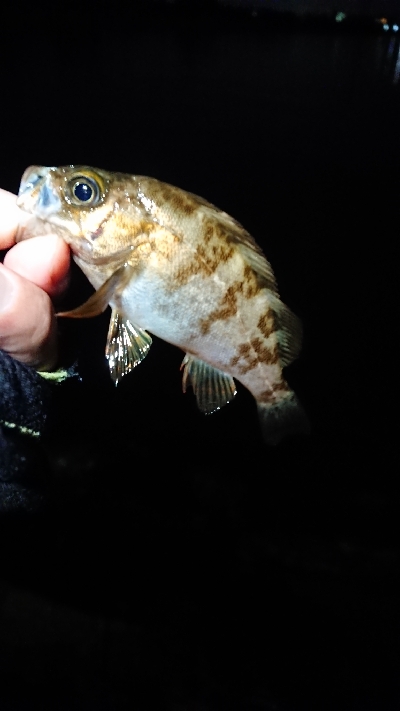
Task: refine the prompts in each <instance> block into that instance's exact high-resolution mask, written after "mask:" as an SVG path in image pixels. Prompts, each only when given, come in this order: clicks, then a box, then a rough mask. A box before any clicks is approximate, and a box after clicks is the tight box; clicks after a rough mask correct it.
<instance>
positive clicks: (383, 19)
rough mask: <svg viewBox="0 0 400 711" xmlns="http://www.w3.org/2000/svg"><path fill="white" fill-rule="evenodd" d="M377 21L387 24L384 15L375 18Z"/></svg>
mask: <svg viewBox="0 0 400 711" xmlns="http://www.w3.org/2000/svg"><path fill="white" fill-rule="evenodd" d="M377 22H380V23H381V25H387V19H386V17H380V18H379V20H377Z"/></svg>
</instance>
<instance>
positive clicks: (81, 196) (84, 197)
mask: <svg viewBox="0 0 400 711" xmlns="http://www.w3.org/2000/svg"><path fill="white" fill-rule="evenodd" d="M74 195H75V197H76V198H78V200H80V201H81V202H87V201H88V200H90V198H91V197H92V195H93V188H92V187H90V185H88V184H87V183H77V184H76V185H75V187H74Z"/></svg>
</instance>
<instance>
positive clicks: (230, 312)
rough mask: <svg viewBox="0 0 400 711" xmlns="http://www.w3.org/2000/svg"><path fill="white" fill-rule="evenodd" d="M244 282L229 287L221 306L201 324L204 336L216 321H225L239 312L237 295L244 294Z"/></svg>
mask: <svg viewBox="0 0 400 711" xmlns="http://www.w3.org/2000/svg"><path fill="white" fill-rule="evenodd" d="M243 286H244V284H243V281H235V282H234V283H233V284H232V286H229V287H228V288H227V290H226V293H225V295H224V297H223V299H222V301H221V306H220V307H219V308H218V309H215V310H214V311H211V313H210V314H209V315H208V317H207V318H206V319H203V320H202V321H201V323H200V328H201V332H202V334H203V335H205V334H206V333H208V332H209V330H210V328H211V325H212V324H213V323H214V322H215V321H220V320H222V321H223V320H225V319H227V318H230V317H231V316H234V315H235V314H236V312H237V299H236V294H238V293H243Z"/></svg>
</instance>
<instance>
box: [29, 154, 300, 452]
mask: <svg viewBox="0 0 400 711" xmlns="http://www.w3.org/2000/svg"><path fill="white" fill-rule="evenodd" d="M18 205H19V207H20V208H22V209H23V210H26V211H27V212H29V213H32V215H33V216H34V219H36V220H40V221H44V223H50V224H51V229H52V231H53V232H55V233H57V234H58V235H60V236H61V237H62V238H63V239H64V240H65V241H66V242H67V244H68V245H69V246H70V248H71V250H72V253H73V256H74V260H75V262H76V263H77V264H78V266H79V267H80V268H81V269H82V271H83V272H84V274H85V275H86V276H87V278H88V279H89V281H90V282H91V284H92V285H93V286H94V288H95V289H96V291H95V293H94V294H93V295H92V296H91V297H90V298H89V300H88V301H87V302H86V303H85V304H83V305H82V306H80V307H78V308H77V309H74V310H73V311H69V312H64V313H62V314H59V315H60V316H70V317H77V318H80V317H90V316H96V315H98V314H99V313H101V312H102V311H104V310H105V309H106V307H107V306H108V305H110V306H111V308H112V315H111V321H110V328H109V333H108V339H107V347H106V357H107V359H108V364H109V368H110V373H111V376H112V377H113V379H114V381H115V383H117V382H118V380H119V379H120V378H121V377H122V376H123V375H124V374H125V373H127V372H129V371H130V370H131V369H132V368H133V367H134V366H136V365H137V364H138V363H140V361H141V360H142V359H143V358H144V357H145V356H146V354H147V352H148V350H149V348H150V345H151V336H150V335H149V332H150V333H152V334H153V335H155V336H158V337H159V338H162V339H163V340H165V341H167V342H168V343H172V344H173V345H175V346H178V347H179V348H181V349H182V350H183V351H184V352H185V357H184V359H183V363H182V366H181V367H182V368H183V390H184V392H185V391H186V388H187V386H188V385H191V386H192V387H193V390H194V393H195V396H196V400H197V404H198V406H199V408H200V410H202V411H203V412H204V413H210V412H213V411H215V410H217V409H219V408H220V407H222V406H223V405H225V404H226V403H227V402H229V401H230V400H232V398H233V397H234V395H235V394H236V387H235V382H234V378H235V379H236V380H238V381H239V382H241V383H242V384H243V385H244V386H245V387H246V388H247V389H248V390H250V392H251V393H252V395H253V396H254V398H255V400H256V403H257V408H258V414H259V418H260V422H261V428H262V432H263V437H264V440H265V441H266V442H267V443H268V444H276V443H277V442H279V441H280V439H281V438H282V437H283V436H285V435H286V434H291V433H296V432H304V431H306V430H307V428H308V425H307V419H306V416H305V414H304V411H303V410H302V408H301V405H300V404H299V401H298V400H297V398H296V396H295V394H294V392H293V391H292V390H291V389H290V387H289V386H288V384H287V382H286V381H285V379H284V377H283V375H282V368H284V367H285V366H287V365H289V363H291V362H292V361H293V360H294V359H295V358H296V357H297V356H298V354H299V351H300V347H301V335H302V328H301V324H300V321H299V319H298V318H297V317H296V316H295V315H294V314H293V313H292V312H291V311H290V309H289V308H288V307H287V306H285V304H283V303H282V301H281V300H280V298H279V294H278V290H277V285H276V281H275V277H274V273H273V271H272V268H271V266H270V264H269V263H268V261H267V260H266V258H265V256H264V254H263V252H262V251H261V249H260V247H258V245H257V244H256V242H255V241H254V239H253V237H251V235H250V234H249V233H248V232H246V230H245V229H244V228H243V227H242V225H240V224H239V223H238V222H236V220H234V219H233V218H232V217H230V216H229V215H228V214H227V213H226V212H223V211H222V210H219V209H218V208H216V207H215V206H214V205H212V204H211V203H209V202H207V201H206V200H203V199H202V198H200V197H198V196H197V195H193V194H192V193H189V192H186V191H184V190H180V189H179V188H176V187H173V186H172V185H168V184H166V183H163V182H160V181H159V180H156V179H154V178H147V177H143V176H136V175H126V174H124V173H111V172H106V171H104V170H99V169H97V168H89V167H86V166H72V165H70V166H64V167H61V168H47V167H38V166H33V167H30V168H28V169H27V170H26V171H25V173H24V175H23V177H22V181H21V186H20V191H19V196H18ZM47 227H48V225H47ZM29 236H31V235H30V234H29V230H27V231H25V233H24V231H22V233H21V235H20V236H19V239H24V238H26V237H29Z"/></svg>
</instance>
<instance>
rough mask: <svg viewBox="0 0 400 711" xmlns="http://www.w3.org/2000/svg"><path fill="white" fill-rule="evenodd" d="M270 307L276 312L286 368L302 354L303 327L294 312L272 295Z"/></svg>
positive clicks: (281, 350) (280, 350)
mask: <svg viewBox="0 0 400 711" xmlns="http://www.w3.org/2000/svg"><path fill="white" fill-rule="evenodd" d="M270 305H271V308H272V311H273V312H274V319H275V328H276V337H277V341H278V349H279V356H280V361H281V365H282V367H285V366H286V365H289V364H290V363H292V362H293V361H294V360H295V359H296V358H297V357H298V355H299V353H300V350H301V342H302V337H303V327H302V325H301V321H300V319H299V318H298V317H297V316H296V315H295V314H294V313H293V311H291V310H290V309H289V307H288V306H286V304H283V303H282V301H280V299H278V298H277V297H275V296H273V295H272V294H271V296H270Z"/></svg>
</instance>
